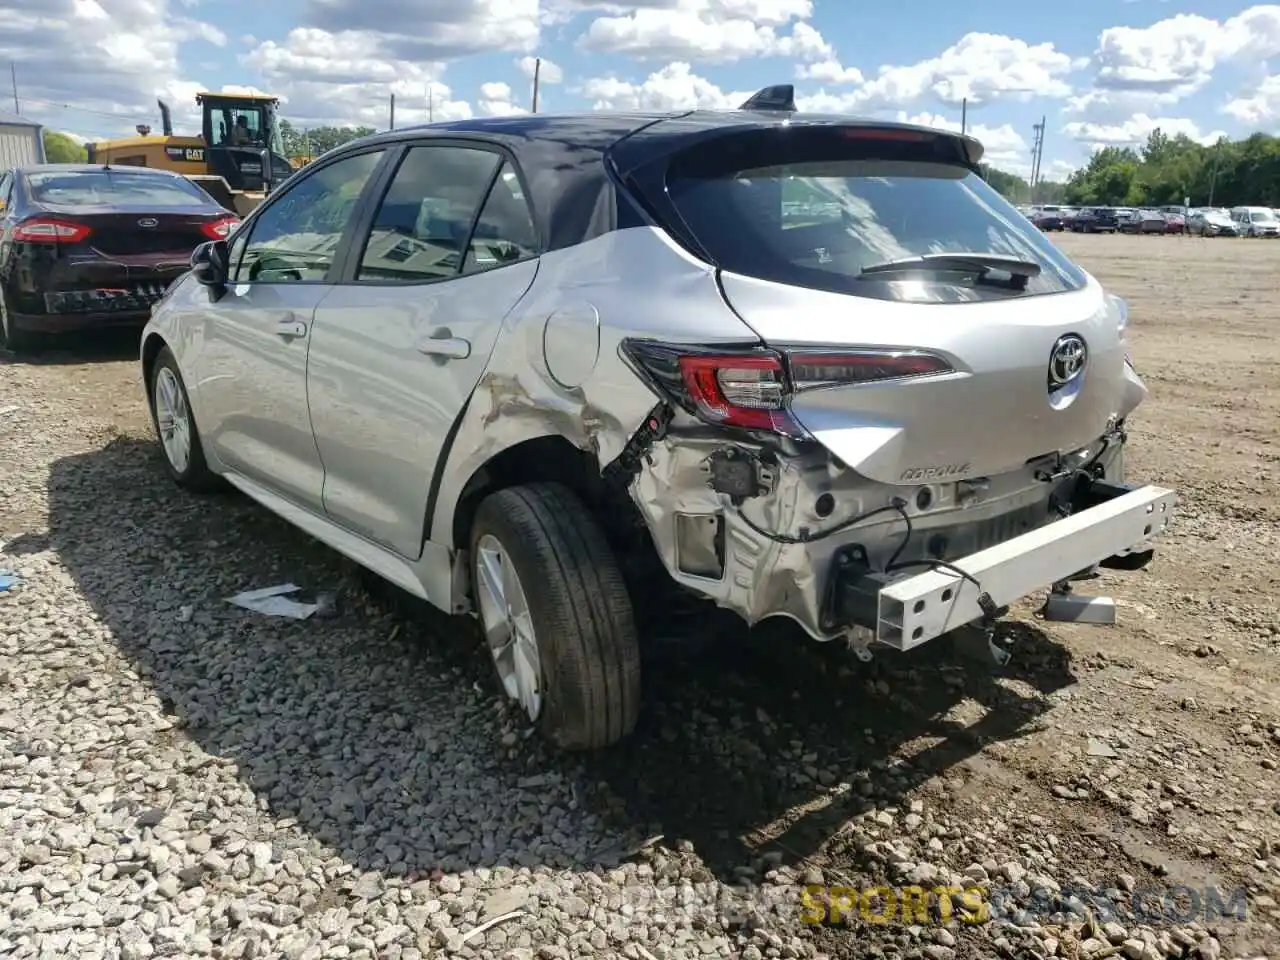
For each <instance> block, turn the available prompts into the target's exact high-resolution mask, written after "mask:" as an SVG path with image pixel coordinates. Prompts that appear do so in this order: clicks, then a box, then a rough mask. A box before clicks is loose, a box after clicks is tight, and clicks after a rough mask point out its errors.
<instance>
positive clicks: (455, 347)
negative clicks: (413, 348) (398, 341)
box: [418, 329, 471, 360]
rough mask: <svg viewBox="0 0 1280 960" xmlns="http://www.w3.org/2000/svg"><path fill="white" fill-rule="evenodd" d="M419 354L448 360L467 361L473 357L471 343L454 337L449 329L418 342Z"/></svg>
mask: <svg viewBox="0 0 1280 960" xmlns="http://www.w3.org/2000/svg"><path fill="white" fill-rule="evenodd" d="M418 352H419V353H425V354H427V355H428V356H432V357H443V358H445V359H446V360H465V359H467V357H469V356H471V341H470V340H464V339H463V338H462V337H455V336H452V335H451V334H450V332H449V330H448V329H444V330H437V331H436V332H435V333H433V334H431V336H429V337H423V338H422V339H421V340H419V341H418Z"/></svg>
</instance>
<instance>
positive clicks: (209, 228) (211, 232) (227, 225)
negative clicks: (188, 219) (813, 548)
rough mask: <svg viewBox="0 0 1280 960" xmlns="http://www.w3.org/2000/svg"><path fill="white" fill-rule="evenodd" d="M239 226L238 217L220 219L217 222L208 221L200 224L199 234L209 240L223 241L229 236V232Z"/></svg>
mask: <svg viewBox="0 0 1280 960" xmlns="http://www.w3.org/2000/svg"><path fill="white" fill-rule="evenodd" d="M239 225H240V218H239V217H222V218H221V219H219V220H210V221H209V222H208V223H202V224H200V232H201V233H203V234H204V235H205V236H206V237H208V238H209V239H210V240H225V239H227V237H229V236H231V231H232V230H234V229H235V228H236V227H238V226H239Z"/></svg>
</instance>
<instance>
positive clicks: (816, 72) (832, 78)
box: [796, 59, 863, 84]
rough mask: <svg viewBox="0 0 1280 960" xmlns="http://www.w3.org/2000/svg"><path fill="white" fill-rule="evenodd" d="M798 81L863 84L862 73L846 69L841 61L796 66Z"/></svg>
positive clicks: (853, 68)
mask: <svg viewBox="0 0 1280 960" xmlns="http://www.w3.org/2000/svg"><path fill="white" fill-rule="evenodd" d="M796 79H798V80H817V81H819V82H821V83H834V84H846V83H847V84H855V83H862V81H863V76H862V71H861V70H859V69H858V68H857V67H845V66H842V65H841V64H840V61H839V60H835V59H831V60H819V61H818V62H817V63H801V64H798V65H797V66H796Z"/></svg>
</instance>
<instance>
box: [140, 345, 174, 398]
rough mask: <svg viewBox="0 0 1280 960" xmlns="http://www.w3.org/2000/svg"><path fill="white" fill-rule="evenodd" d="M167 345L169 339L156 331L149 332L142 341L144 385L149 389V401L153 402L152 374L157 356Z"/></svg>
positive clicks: (144, 387) (145, 388)
mask: <svg viewBox="0 0 1280 960" xmlns="http://www.w3.org/2000/svg"><path fill="white" fill-rule="evenodd" d="M167 346H169V343H168V341H166V340H165V338H164V337H162V336H161V335H160V334H158V333H156V332H155V331H152V332H151V333H148V334H147V335H146V337H145V339H143V341H142V352H141V355H140V356H141V358H142V387H143V389H144V390H146V391H147V403H150V402H151V374H152V372H153V371H154V370H155V368H156V357H158V356H160V351H161V350H163V349H164V348H165V347H167Z"/></svg>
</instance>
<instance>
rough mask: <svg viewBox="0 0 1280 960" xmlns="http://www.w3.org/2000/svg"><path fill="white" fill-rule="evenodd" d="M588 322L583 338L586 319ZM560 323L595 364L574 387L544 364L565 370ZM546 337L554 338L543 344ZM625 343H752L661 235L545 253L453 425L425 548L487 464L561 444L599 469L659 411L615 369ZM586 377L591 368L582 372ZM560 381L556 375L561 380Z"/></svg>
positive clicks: (697, 267)
mask: <svg viewBox="0 0 1280 960" xmlns="http://www.w3.org/2000/svg"><path fill="white" fill-rule="evenodd" d="M592 312H594V315H596V316H598V327H597V335H596V337H595V338H592V337H590V336H589V335H588V334H589V331H588V330H587V329H586V327H587V321H586V320H585V319H584V318H588V317H590V316H591V315H592ZM566 316H570V317H572V318H573V322H574V324H576V325H577V329H580V330H582V332H583V340H582V350H583V351H584V352H586V353H587V354H588V355H589V354H590V353H592V352H594V353H596V358H595V363H594V365H591V364H583V365H581V366H580V367H579V369H577V370H575V373H576V374H577V375H576V376H574V377H572V378H571V379H574V380H577V379H580V380H581V382H580V383H578V384H577V385H574V386H566V385H565V384H564V383H562V382H559V381H557V379H556V377H555V376H553V375H552V371H551V370H550V369H549V368H548V364H547V356H548V355H549V354H550V355H551V356H553V358H555V357H559V358H561V359H560V360H559V361H556V362H558V363H560V364H562V365H563V363H564V359H563V358H564V357H565V356H566V344H565V342H564V341H563V337H564V332H563V331H564V329H566V327H565V326H564V325H562V324H560V323H559V322H558V320H559V319H561V318H564V317H566ZM549 320H551V321H553V322H552V324H551V327H550V335H551V336H552V337H553V338H554V337H559V338H561V339H560V341H559V342H557V343H554V344H551V345H550V348H549V345H548V335H549V326H548V321H549ZM627 337H645V338H653V339H658V340H664V341H669V342H695V343H704V342H724V343H735V342H739V343H746V344H751V343H758V342H759V340H758V338H757V337H756V336H755V335H754V334H753V333H752V332H751V330H750V329H748V328H747V327H746V325H745V324H743V323H742V321H741V320H739V319H738V318H737V316H735V315H734V314H733V313H732V311H730V310H729V308H728V307H727V306H726V305H725V303H724V301H723V299H722V298H721V296H720V291H719V288H718V287H717V285H716V280H715V271H714V270H713V269H712V268H711V267H710V266H708V265H707V264H705V263H702V262H700V261H698V260H696V259H694V258H693V257H691V256H689V255H688V254H687V253H685V252H684V251H683V250H681V249H680V248H679V247H677V246H676V245H675V244H674V243H673V242H672V241H671V240H670V239H669V238H668V237H667V236H666V234H665V233H663V232H662V231H660V230H658V229H655V228H651V227H633V228H629V229H625V230H617V231H614V232H611V233H607V234H605V235H604V236H601V237H598V238H596V239H594V240H591V241H589V242H587V243H583V244H579V245H577V246H574V247H569V248H567V249H564V250H557V251H553V252H551V253H547V254H544V255H543V256H542V258H541V261H540V263H539V267H538V276H537V278H536V280H535V281H534V283H533V286H532V287H531V288H530V290H529V291H528V293H526V294H525V296H524V298H523V299H522V300H521V301H520V303H519V304H517V306H516V307H515V309H514V310H512V311H511V313H510V314H509V315H508V316H507V319H506V322H505V323H504V326H503V330H502V332H501V333H500V335H499V338H498V342H497V344H496V345H495V347H494V351H493V355H492V357H491V359H490V361H489V366H488V368H487V369H486V371H485V373H484V375H483V376H482V377H481V379H480V382H479V384H478V385H477V386H476V390H475V392H474V393H473V395H472V397H471V402H470V404H469V406H468V408H467V410H466V412H465V413H464V415H463V420H462V423H461V425H460V427H459V429H458V432H457V436H456V439H455V441H454V443H453V446H452V448H451V450H450V453H449V460H448V463H447V464H446V466H445V469H444V472H443V474H442V477H441V482H440V490H439V499H438V501H437V505H436V509H435V512H434V516H433V518H432V526H431V530H432V536H433V539H434V540H435V541H436V542H438V543H442V544H444V545H446V546H450V547H461V546H463V544H456V543H452V542H451V541H452V531H453V521H454V514H455V512H456V511H457V507H458V499H459V497H460V496H461V494H462V492H463V490H464V489H465V488H466V485H467V483H468V481H469V480H470V479H471V478H472V476H473V475H475V473H476V472H477V471H478V470H480V469H481V468H482V467H483V466H484V465H485V464H486V463H487V462H489V461H490V460H491V459H493V457H495V456H497V455H498V454H499V453H502V452H503V451H504V450H507V449H509V448H511V447H513V446H515V445H517V444H519V443H523V442H525V441H528V440H534V439H537V438H539V437H547V436H555V437H562V438H564V439H565V440H567V441H569V442H570V443H572V444H573V445H574V446H575V447H578V448H579V449H581V450H586V451H589V452H591V453H592V454H593V455H594V456H595V457H596V458H597V462H598V464H599V466H600V468H601V469H603V467H604V466H605V465H606V464H608V463H610V462H612V461H613V460H614V459H615V458H616V457H617V456H618V454H619V453H621V452H622V449H623V447H624V446H625V445H626V443H627V440H628V439H629V438H630V437H631V436H632V434H634V433H635V432H636V430H637V429H638V428H639V427H640V425H641V424H642V423H643V422H644V418H645V416H646V415H647V414H648V413H649V412H650V411H651V410H652V409H653V407H654V406H655V404H657V403H658V398H657V397H656V396H655V395H654V393H653V391H652V390H650V389H649V387H647V386H646V385H645V384H644V382H643V381H641V380H640V378H639V377H637V376H636V374H635V373H634V372H633V371H632V370H631V368H630V367H629V366H628V365H627V364H626V362H625V361H624V360H623V359H622V357H621V355H620V351H619V345H620V343H621V341H622V340H623V339H624V338H627ZM587 368H589V369H587ZM561 377H562V379H563V378H564V374H563V373H562V374H561Z"/></svg>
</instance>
